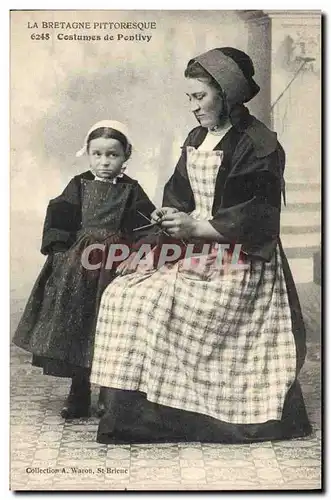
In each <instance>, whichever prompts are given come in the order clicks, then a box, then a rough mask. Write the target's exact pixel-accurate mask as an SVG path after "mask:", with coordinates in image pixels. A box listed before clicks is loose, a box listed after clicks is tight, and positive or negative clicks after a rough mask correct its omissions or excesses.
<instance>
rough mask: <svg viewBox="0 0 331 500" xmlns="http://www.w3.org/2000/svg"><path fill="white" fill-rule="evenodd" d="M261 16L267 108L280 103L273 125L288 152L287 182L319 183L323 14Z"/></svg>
mask: <svg viewBox="0 0 331 500" xmlns="http://www.w3.org/2000/svg"><path fill="white" fill-rule="evenodd" d="M265 12H266V14H268V16H269V18H270V20H271V61H272V64H271V104H272V105H273V104H274V103H275V102H276V101H277V99H279V100H278V102H277V103H276V104H275V105H274V108H273V110H272V127H273V128H274V129H275V130H276V131H277V133H278V137H279V140H280V142H281V143H282V144H283V146H284V149H285V151H286V156H287V165H288V169H287V180H288V181H289V182H302V183H320V174H321V152H320V149H321V146H320V143H321V75H320V72H321V69H320V65H321V61H320V60H321V55H320V39H321V14H320V12H318V11H271V10H268V11H265ZM294 77H295V79H294V81H293V82H292V83H291V85H290V86H289V88H288V89H287V90H285V88H286V86H287V85H288V84H289V83H290V82H291V80H292V79H293V78H294ZM284 90H285V92H284ZM282 92H284V94H283V96H282V97H280V95H281V94H282ZM303 139H304V140H303Z"/></svg>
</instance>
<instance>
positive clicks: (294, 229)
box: [281, 225, 321, 236]
mask: <svg viewBox="0 0 331 500" xmlns="http://www.w3.org/2000/svg"><path fill="white" fill-rule="evenodd" d="M310 233H318V234H321V226H320V225H316V226H284V225H282V230H281V234H282V235H285V234H286V235H292V236H294V235H306V234H310Z"/></svg>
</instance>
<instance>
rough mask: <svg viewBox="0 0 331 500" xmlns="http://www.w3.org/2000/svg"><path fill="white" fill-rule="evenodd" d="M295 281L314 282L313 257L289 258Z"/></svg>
mask: <svg viewBox="0 0 331 500" xmlns="http://www.w3.org/2000/svg"><path fill="white" fill-rule="evenodd" d="M288 262H289V265H290V268H291V271H292V274H293V278H294V282H295V283H296V284H298V283H312V282H313V281H314V266H313V259H312V258H308V259H291V258H289V259H288Z"/></svg>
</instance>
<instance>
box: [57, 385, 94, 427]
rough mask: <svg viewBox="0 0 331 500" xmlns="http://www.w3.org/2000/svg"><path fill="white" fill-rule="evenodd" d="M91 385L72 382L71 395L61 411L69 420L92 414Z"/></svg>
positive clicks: (62, 415)
mask: <svg viewBox="0 0 331 500" xmlns="http://www.w3.org/2000/svg"><path fill="white" fill-rule="evenodd" d="M90 406H91V386H90V384H89V383H82V384H80V385H77V384H74V383H72V384H71V388H70V392H69V395H68V397H67V399H66V402H65V404H64V406H63V408H62V411H61V417H62V418H65V419H67V420H69V419H74V418H83V417H89V416H90Z"/></svg>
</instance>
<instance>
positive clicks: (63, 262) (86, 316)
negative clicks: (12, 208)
mask: <svg viewBox="0 0 331 500" xmlns="http://www.w3.org/2000/svg"><path fill="white" fill-rule="evenodd" d="M154 209H155V207H154V205H153V203H152V202H151V201H150V200H149V198H148V196H147V195H146V193H145V192H144V191H143V189H142V188H141V186H140V185H139V184H138V182H137V181H135V180H133V179H131V178H130V177H128V176H126V175H124V176H123V177H122V178H118V179H117V182H116V184H113V183H112V182H103V181H98V180H94V175H93V174H92V172H91V171H87V172H84V173H83V174H81V175H77V176H75V177H74V178H73V179H72V180H71V181H70V182H69V184H68V186H67V187H66V188H65V189H64V191H63V193H62V194H61V195H60V196H58V197H57V198H55V199H53V200H51V201H50V203H49V205H48V208H47V213H46V219H45V223H44V230H43V239H42V247H41V252H42V253H43V254H45V255H47V260H46V262H45V265H44V266H43V269H42V271H41V273H40V275H39V277H38V278H37V281H36V283H35V285H34V287H33V290H32V292H31V295H30V298H29V300H28V303H27V305H26V307H25V310H24V313H23V316H22V318H21V320H20V323H19V325H18V328H17V330H16V332H15V335H14V338H13V342H14V344H16V345H17V346H19V347H21V348H22V349H25V350H26V351H29V352H31V353H32V354H33V361H32V363H33V364H34V365H36V366H40V367H42V368H43V370H44V373H45V374H48V375H54V376H59V377H72V376H73V375H74V374H75V372H77V371H78V370H81V369H82V368H83V369H88V370H89V369H90V366H91V362H92V354H93V342H94V327H95V322H96V315H97V311H98V304H99V301H100V298H101V294H102V292H103V290H104V288H105V287H106V286H107V285H108V284H109V283H111V281H112V280H113V279H114V278H115V277H116V275H115V269H114V266H113V268H112V269H106V268H105V264H106V261H107V256H108V249H109V245H110V244H112V243H118V242H121V243H127V244H128V245H132V243H133V242H134V237H133V235H134V234H139V237H141V236H142V233H141V232H138V233H132V229H133V228H135V227H140V226H143V225H145V224H146V219H145V218H144V217H143V216H142V215H140V214H139V213H138V211H139V212H140V213H142V214H144V215H145V216H146V217H148V218H149V217H150V215H151V213H152V211H153V210H154ZM95 243H99V244H101V245H104V251H103V250H98V249H96V250H93V251H92V252H91V253H90V255H89V262H90V263H92V264H93V263H94V264H98V263H99V262H101V267H100V269H95V270H88V269H86V268H85V267H84V266H83V265H82V261H81V257H82V253H83V251H84V249H86V247H88V246H89V245H91V244H95Z"/></svg>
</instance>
